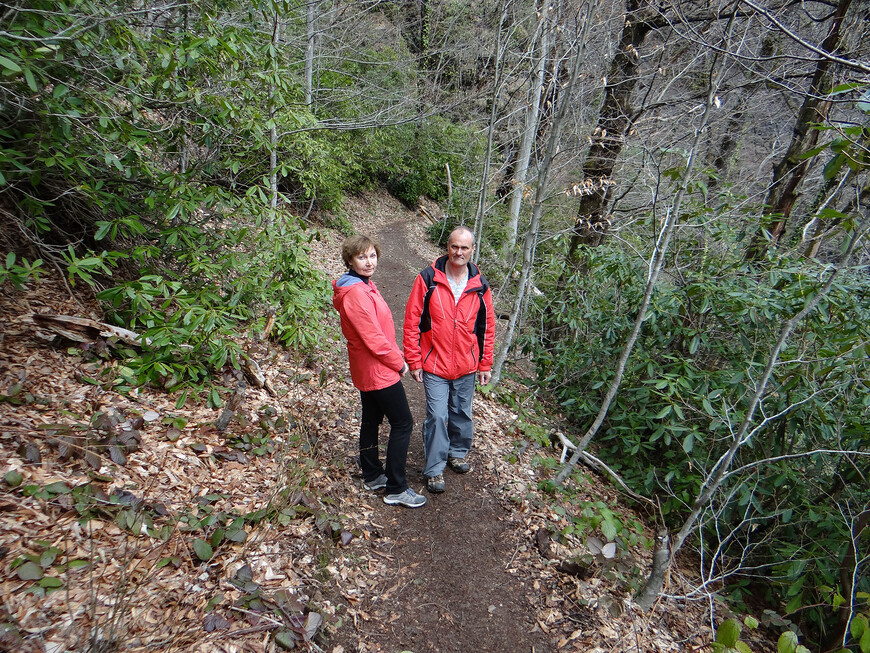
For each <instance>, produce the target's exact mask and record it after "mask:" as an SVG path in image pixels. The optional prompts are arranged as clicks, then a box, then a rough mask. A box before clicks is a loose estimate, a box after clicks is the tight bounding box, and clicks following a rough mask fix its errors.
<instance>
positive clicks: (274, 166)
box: [267, 5, 281, 227]
mask: <svg viewBox="0 0 870 653" xmlns="http://www.w3.org/2000/svg"><path fill="white" fill-rule="evenodd" d="M280 15H281V14H280V10H279V9H278V6H277V5H275V22H274V24H273V25H272V40H271V43H272V48H273V49H272V52H273V55H272V57H273V58H272V72H273V74H277V73H278V41H279V40H280V38H281V20H280ZM276 95H277V91H276V90H275V87H274V86H273V87H272V88H271V90H270V93H269V122H270V124H271V127H270V128H269V146H270V147H269V191H270V195H271V196H270V200H269V217H268V221H267V226H269V227H271V226H272V225H273V224H274V222H275V212H276V211H277V209H278V126H277V124H276V121H275V117H276V111H277V104H278V103H277V99H276Z"/></svg>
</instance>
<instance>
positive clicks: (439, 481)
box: [426, 474, 445, 494]
mask: <svg viewBox="0 0 870 653" xmlns="http://www.w3.org/2000/svg"><path fill="white" fill-rule="evenodd" d="M444 487H445V485H444V474H438V476H430V477H429V478H427V479H426V489H427V490H429V491H430V492H432V493H433V494H438V493H439V492H443V491H444Z"/></svg>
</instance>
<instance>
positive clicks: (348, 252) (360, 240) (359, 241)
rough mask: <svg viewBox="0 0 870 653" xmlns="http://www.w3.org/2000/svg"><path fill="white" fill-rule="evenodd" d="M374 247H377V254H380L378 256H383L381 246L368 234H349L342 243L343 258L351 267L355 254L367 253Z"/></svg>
mask: <svg viewBox="0 0 870 653" xmlns="http://www.w3.org/2000/svg"><path fill="white" fill-rule="evenodd" d="M372 247H374V248H375V254H377V255H378V258H381V248H380V247H378V244H377V243H376V242H375V241H374V240H372V239H371V238H369V237H368V236H349V237H347V238H345V240H344V243H342V245H341V260H342V261H344V264H345V265H346V266H347V267H348V268H350V267H351V265H350V262H351V261H352V260H353V257H354V256H357V255H359V254H365V253H366V252H367V251H369V250H370V249H371V248H372Z"/></svg>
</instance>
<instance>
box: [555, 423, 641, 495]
mask: <svg viewBox="0 0 870 653" xmlns="http://www.w3.org/2000/svg"><path fill="white" fill-rule="evenodd" d="M556 437H557V438H559V441H560V442H561V443H562V462H564V460H565V454H566V453H567V451H568V450H569V449H570V450H572V451H573V450H574V449H576V448H577V446H576V445H575V444H574V443H573V442H571V440H569V439H568V438H566V437H565V436H564V435H563V434H562V433H560V432H558V431H557V432H556ZM580 459H581V460H582V461H583V462H584V463H586V464H587V465H589V466H590V467H592V468H593V469H597V470H599V471H600V470H602V469H603V470H604V471H605V472H607V473H608V474H610V476H611V477H612V478H613V480H614V481H616V482H617V483H619V485H620V487H622V489H623V490H625V491H626V492H627V493H628V496H630V497H631V498H632V499H637V500H638V501H645V502H646V503H648V504H650V505H652V506H654V505H656V504H655V501H653V500H652V499H649V498H647V497H645V496H643V495H642V494H638V493H637V492H635V491H634V490H632V489H631V488H630V487H628V485H626V483H625V481H623V480H622V478H621V477H620V476H619V474H617V473H616V472H615V471H613V470H612V469H610V467H608V466H607V465H606V464H605V463H604V462H602V461H601V460H599V459H598V458H596V457H595V456H593V455H592V454H591V453H589V452H588V451H582V452H581V453H580Z"/></svg>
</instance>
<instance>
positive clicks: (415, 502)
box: [384, 488, 426, 508]
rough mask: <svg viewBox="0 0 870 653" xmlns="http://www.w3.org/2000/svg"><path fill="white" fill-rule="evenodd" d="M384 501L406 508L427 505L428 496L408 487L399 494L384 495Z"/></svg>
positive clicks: (390, 504) (389, 504)
mask: <svg viewBox="0 0 870 653" xmlns="http://www.w3.org/2000/svg"><path fill="white" fill-rule="evenodd" d="M384 503H386V504H387V505H388V506H405V507H406V508H420V507H421V506H425V505H426V497H424V496H421V495H419V494H417V493H416V492H414V490H412V489H411V488H408V489H407V490H405V491H404V492H399V494H387V495H385V496H384Z"/></svg>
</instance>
